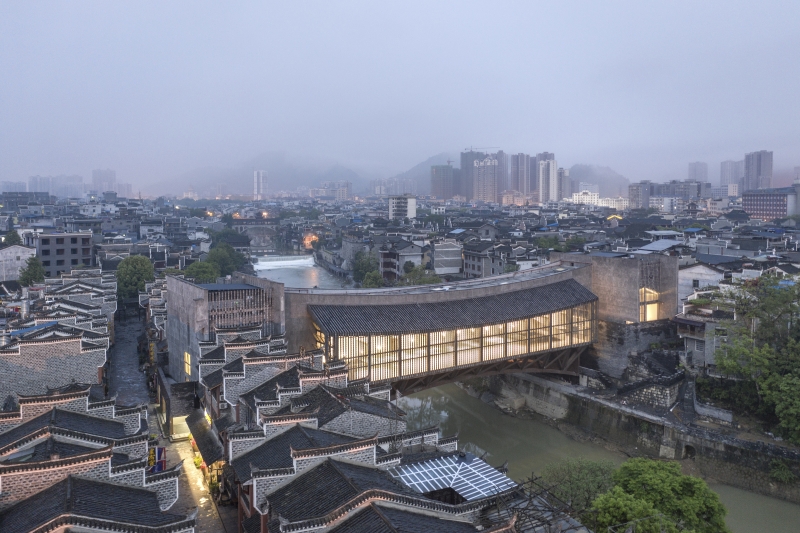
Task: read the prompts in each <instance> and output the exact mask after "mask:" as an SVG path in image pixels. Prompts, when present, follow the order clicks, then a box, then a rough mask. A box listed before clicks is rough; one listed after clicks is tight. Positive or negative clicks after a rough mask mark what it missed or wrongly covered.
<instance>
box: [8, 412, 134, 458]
mask: <svg viewBox="0 0 800 533" xmlns="http://www.w3.org/2000/svg"><path fill="white" fill-rule="evenodd" d="M47 426H54V427H59V428H62V429H69V430H72V431H77V432H80V433H86V434H89V435H96V436H98V437H106V438H110V439H124V438H125V437H128V436H130V435H126V433H125V424H123V423H122V422H117V421H115V420H109V419H106V418H100V417H96V416H91V415H87V414H83V413H74V412H72V411H64V410H62V409H51V410H50V411H48V412H46V413H43V414H41V415H39V416H37V417H36V418H32V419H31V420H28V421H27V422H25V423H24V424H20V425H19V426H17V427H15V428H14V429H11V430H9V431H6V432H5V433H2V434H0V448H2V447H5V446H8V445H9V444H11V443H13V442H16V441H18V440H20V439H22V438H24V437H26V436H28V435H30V434H31V433H34V432H35V431H38V430H39V429H42V428H44V427H47Z"/></svg>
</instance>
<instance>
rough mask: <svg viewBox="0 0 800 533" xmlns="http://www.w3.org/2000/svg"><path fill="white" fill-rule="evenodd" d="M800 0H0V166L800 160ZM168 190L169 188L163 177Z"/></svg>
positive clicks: (680, 170)
mask: <svg viewBox="0 0 800 533" xmlns="http://www.w3.org/2000/svg"><path fill="white" fill-rule="evenodd" d="M798 21H800V2H798V1H796V0H789V1H784V2H767V1H758V2H755V1H749V2H732V1H730V0H729V1H724V2H717V3H713V2H697V1H692V2H685V3H683V2H641V1H635V2H610V1H605V2H588V1H587V2H566V1H558V2H556V1H553V2H547V3H544V2H534V1H523V2H500V1H493V2H466V1H459V2H437V1H430V0H428V1H424V2H412V1H408V0H404V1H402V2H391V3H390V2H380V1H372V2H343V1H333V2H331V1H325V2H306V1H296V2H293V1H290V2H287V1H283V2H254V3H248V2H238V1H237V2H198V1H191V2H161V1H159V2H143V1H136V2H118V1H114V2H107V1H104V2H77V1H75V2H32V1H23V2H12V1H8V0H4V1H2V2H0V180H24V179H26V178H27V177H28V176H30V175H35V174H61V173H78V174H82V175H84V176H85V177H87V178H88V177H90V175H91V169H92V168H98V167H111V168H114V169H116V170H117V175H118V179H119V180H121V181H131V182H134V183H137V184H144V185H145V186H146V185H147V184H151V183H169V180H173V179H174V178H175V177H176V176H180V175H181V174H183V173H185V172H186V171H189V170H192V169H196V168H201V167H206V166H222V167H225V166H229V167H230V166H237V165H241V164H242V163H243V162H245V161H247V160H248V159H250V158H252V157H254V156H257V155H258V154H261V153H265V152H271V151H287V152H289V153H292V154H308V155H314V156H319V157H326V158H331V159H333V160H336V161H339V162H341V163H342V164H346V165H347V164H349V165H354V166H358V165H361V166H363V167H370V168H373V169H382V170H383V171H385V172H386V173H387V174H388V173H393V172H397V171H401V170H405V169H406V168H408V167H410V166H412V165H414V164H416V163H418V162H420V161H422V160H424V159H425V158H427V157H428V156H430V155H433V154H436V153H439V152H442V151H451V152H457V151H459V150H461V149H463V148H464V147H467V146H470V145H472V146H476V147H489V146H499V147H502V148H503V149H504V150H506V151H507V152H518V151H524V152H529V153H535V152H538V151H545V150H547V151H553V152H555V153H556V156H557V159H558V160H559V163H560V164H561V165H562V166H568V165H571V164H574V163H595V164H601V165H608V166H611V167H612V168H614V169H615V170H617V171H618V172H620V173H622V174H623V175H625V176H626V177H628V178H629V179H631V180H632V181H636V180H639V179H656V180H661V179H664V178H684V177H685V175H686V164H687V163H688V162H689V161H694V160H703V161H707V162H708V163H709V167H710V174H711V176H712V177H716V176H717V175H718V172H719V162H720V161H721V160H724V159H729V158H735V159H741V158H742V155H743V154H744V152H746V151H754V150H760V149H769V150H773V151H774V152H775V156H774V157H775V166H776V167H784V168H786V167H792V166H795V165H800V23H798ZM153 192H156V191H153Z"/></svg>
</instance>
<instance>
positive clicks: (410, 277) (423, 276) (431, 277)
mask: <svg viewBox="0 0 800 533" xmlns="http://www.w3.org/2000/svg"><path fill="white" fill-rule="evenodd" d="M409 262H410V261H409ZM404 270H405V269H404ZM441 282H442V278H440V277H439V276H437V275H436V272H434V271H433V270H427V269H426V268H425V267H423V266H422V265H418V266H415V267H414V268H412V269H411V270H410V271H409V272H407V273H406V274H405V275H404V276H403V277H401V278H400V281H399V282H398V284H399V285H430V284H432V283H441Z"/></svg>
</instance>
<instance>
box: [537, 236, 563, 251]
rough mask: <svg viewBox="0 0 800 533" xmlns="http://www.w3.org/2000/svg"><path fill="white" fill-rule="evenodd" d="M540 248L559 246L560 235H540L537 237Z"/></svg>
mask: <svg viewBox="0 0 800 533" xmlns="http://www.w3.org/2000/svg"><path fill="white" fill-rule="evenodd" d="M536 245H537V246H538V247H539V248H544V249H550V248H556V247H557V246H558V237H539V238H538V239H536Z"/></svg>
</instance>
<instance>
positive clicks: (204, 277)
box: [184, 261, 219, 283]
mask: <svg viewBox="0 0 800 533" xmlns="http://www.w3.org/2000/svg"><path fill="white" fill-rule="evenodd" d="M184 273H185V274H186V277H189V278H194V281H195V283H214V282H215V281H217V278H218V277H219V267H217V264H216V263H211V262H209V261H196V262H194V263H192V264H191V265H189V266H188V267H186V270H185V271H184Z"/></svg>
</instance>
